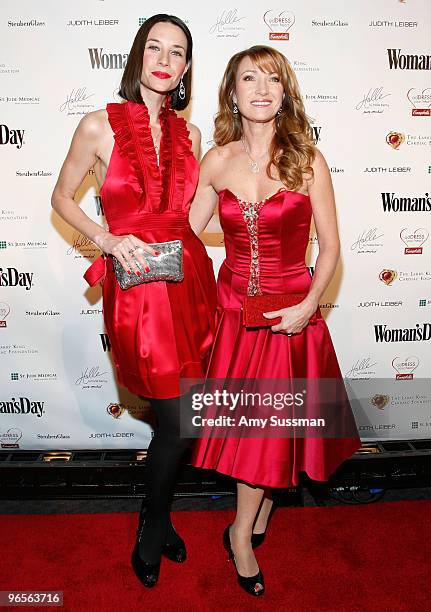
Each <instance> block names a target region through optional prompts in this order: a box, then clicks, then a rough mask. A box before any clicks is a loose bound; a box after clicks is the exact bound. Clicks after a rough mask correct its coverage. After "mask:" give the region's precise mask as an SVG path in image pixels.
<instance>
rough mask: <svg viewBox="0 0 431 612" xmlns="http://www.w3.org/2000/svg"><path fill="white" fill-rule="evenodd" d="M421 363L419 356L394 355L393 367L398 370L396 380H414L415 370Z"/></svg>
mask: <svg viewBox="0 0 431 612" xmlns="http://www.w3.org/2000/svg"><path fill="white" fill-rule="evenodd" d="M418 365H419V357H415V356H413V355H411V356H410V357H405V358H404V359H403V358H402V357H394V359H392V367H393V368H394V370H395V371H396V375H395V380H412V378H413V372H414V370H416V368H417V367H418Z"/></svg>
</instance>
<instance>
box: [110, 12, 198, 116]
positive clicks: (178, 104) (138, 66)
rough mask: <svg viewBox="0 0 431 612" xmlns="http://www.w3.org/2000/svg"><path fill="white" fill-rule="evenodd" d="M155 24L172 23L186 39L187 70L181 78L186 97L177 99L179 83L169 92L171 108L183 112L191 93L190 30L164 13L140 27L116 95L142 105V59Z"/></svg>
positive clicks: (191, 41)
mask: <svg viewBox="0 0 431 612" xmlns="http://www.w3.org/2000/svg"><path fill="white" fill-rule="evenodd" d="M156 23H172V24H173V25H175V26H178V27H179V28H181V30H182V31H183V32H184V34H185V36H186V39H187V51H186V62H187V64H188V65H189V69H188V70H187V72H186V74H185V75H184V77H183V83H184V87H185V89H186V96H185V98H184V100H181V98H180V97H179V95H178V94H179V88H180V84H179V83H178V85H177V87H176V88H175V89H174V90H173V91H171V92H170V95H171V97H172V108H175V109H176V110H183V109H185V108H186V107H187V106H188V103H189V102H190V96H191V91H192V52H193V40H192V35H191V33H190V30H189V29H188V27H187V26H186V24H185V23H184V22H183V21H181V19H179V18H178V17H175V16H174V15H165V14H164V13H160V14H159V15H153V16H152V17H150V18H149V19H147V20H146V21H144V23H143V24H142V25H141V27H140V28H139V30H138V31H137V33H136V36H135V40H134V41H133V45H132V48H131V49H130V53H129V57H128V58H127V63H126V67H125V69H124V73H123V77H122V79H121V85H120V89H119V91H118V94H119V95H120V96H121V97H122V98H123V100H131V101H132V102H138V103H140V104H143V102H144V101H143V99H142V96H141V74H142V59H143V55H144V49H145V45H146V43H147V39H148V34H149V32H150V30H151V28H152V27H153V26H154V25H156Z"/></svg>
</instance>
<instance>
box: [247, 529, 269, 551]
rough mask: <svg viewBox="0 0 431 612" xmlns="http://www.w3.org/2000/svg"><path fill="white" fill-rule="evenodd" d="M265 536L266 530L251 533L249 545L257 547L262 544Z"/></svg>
mask: <svg viewBox="0 0 431 612" xmlns="http://www.w3.org/2000/svg"><path fill="white" fill-rule="evenodd" d="M265 536H266V530H265V531H264V532H263V533H252V534H251V546H252V548H257V547H258V546H260V545H261V544H263V542H264V540H265Z"/></svg>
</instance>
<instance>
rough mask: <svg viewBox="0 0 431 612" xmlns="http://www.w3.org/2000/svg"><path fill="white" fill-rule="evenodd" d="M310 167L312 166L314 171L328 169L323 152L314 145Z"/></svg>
mask: <svg viewBox="0 0 431 612" xmlns="http://www.w3.org/2000/svg"><path fill="white" fill-rule="evenodd" d="M311 167H312V168H313V170H314V172H325V171H329V168H328V164H327V163H326V159H325V157H324V155H323V153H322V152H321V151H320V150H319V149H318V148H317V147H314V160H313V162H312V164H311Z"/></svg>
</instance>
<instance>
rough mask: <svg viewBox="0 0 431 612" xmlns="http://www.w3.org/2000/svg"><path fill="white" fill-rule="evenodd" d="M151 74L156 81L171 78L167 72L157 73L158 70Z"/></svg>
mask: <svg viewBox="0 0 431 612" xmlns="http://www.w3.org/2000/svg"><path fill="white" fill-rule="evenodd" d="M151 74H153V75H154V76H155V77H157V78H158V79H170V78H171V75H170V74H168V73H167V72H159V71H158V70H155V71H154V72H152V73H151Z"/></svg>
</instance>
